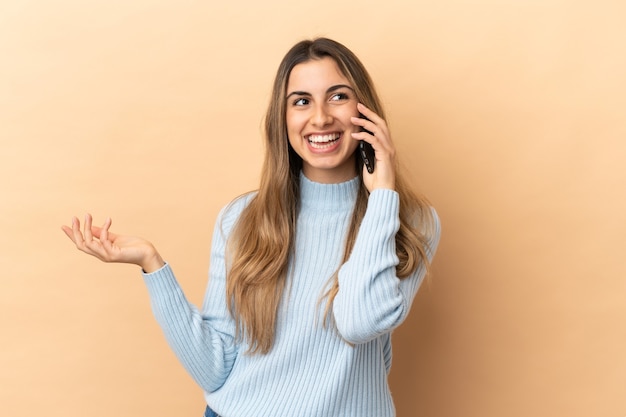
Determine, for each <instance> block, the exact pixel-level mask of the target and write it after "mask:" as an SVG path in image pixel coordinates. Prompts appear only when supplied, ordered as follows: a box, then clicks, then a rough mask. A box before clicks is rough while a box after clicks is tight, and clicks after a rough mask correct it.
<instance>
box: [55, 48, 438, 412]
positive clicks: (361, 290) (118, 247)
mask: <svg viewBox="0 0 626 417" xmlns="http://www.w3.org/2000/svg"><path fill="white" fill-rule="evenodd" d="M265 140H266V154H265V161H264V167H263V173H262V178H261V184H260V187H259V189H258V190H257V191H255V192H252V193H249V194H246V195H244V196H241V197H239V198H237V199H235V200H234V201H233V202H232V203H230V204H229V205H227V206H226V207H225V208H224V209H223V210H222V211H221V213H220V215H219V218H218V220H217V223H216V226H215V230H214V235H213V240H212V247H211V262H210V271H209V285H208V289H207V292H206V297H205V300H204V303H203V306H202V309H201V310H198V309H196V308H195V307H194V306H193V305H191V304H190V303H189V302H188V301H187V299H186V298H185V296H184V294H183V292H182V290H181V288H180V286H179V284H178V283H177V281H176V278H175V276H174V273H173V272H172V269H171V268H170V266H169V265H168V264H167V263H166V262H164V261H163V259H162V258H161V256H160V255H159V253H158V252H157V250H156V249H155V248H154V246H153V245H152V244H151V243H150V242H147V241H145V240H142V239H139V238H135V237H129V236H123V235H117V234H113V233H111V232H109V228H110V226H111V220H110V219H108V220H106V221H105V223H104V225H103V227H101V228H100V227H95V226H93V225H92V219H91V217H90V216H89V215H87V216H86V218H85V224H84V227H83V229H82V231H81V225H80V223H79V221H78V220H77V219H76V218H73V219H72V225H71V227H68V226H63V230H64V231H65V233H66V234H67V236H68V237H69V238H70V239H72V241H73V242H74V243H75V244H76V246H77V247H78V249H79V250H81V251H83V252H86V253H88V254H90V255H93V256H95V257H97V258H99V259H100V260H102V261H105V262H125V263H132V264H137V265H139V266H141V268H142V269H143V271H142V273H143V276H144V280H145V283H146V285H147V288H148V291H149V294H150V298H151V302H152V307H153V311H154V314H155V316H156V319H157V320H158V322H159V323H160V325H161V327H162V328H163V331H164V333H165V336H166V338H167V340H168V342H169V344H170V346H171V347H172V349H173V350H174V351H175V352H176V354H177V356H178V358H179V359H180V361H181V362H182V364H183V365H184V366H185V368H186V369H187V371H188V372H189V373H190V374H191V376H192V377H193V378H194V379H195V381H196V382H197V383H198V384H199V385H200V386H201V387H202V389H203V390H204V392H205V397H206V401H207V404H208V407H207V409H206V412H205V413H206V414H205V415H206V416H214V415H220V416H223V417H244V416H245V417H247V416H273V417H281V416H282V417H296V416H297V417H304V416H311V417H315V416H319V417H322V416H346V417H347V416H352V417H390V416H394V415H395V411H394V405H393V402H392V398H391V394H390V392H389V387H388V385H387V374H388V372H389V369H390V366H391V332H392V330H393V329H395V328H396V327H397V326H398V325H400V323H402V321H403V320H404V319H405V318H406V316H407V314H408V313H409V309H410V307H411V303H412V301H413V298H414V296H415V294H416V292H417V290H418V288H419V286H420V284H421V282H422V280H423V278H424V276H425V275H426V273H427V271H428V265H429V262H430V260H431V259H432V256H433V254H434V252H435V249H436V246H437V243H438V240H439V222H438V219H437V216H436V214H435V212H434V210H433V209H431V208H430V207H429V205H428V204H427V202H426V201H425V200H424V199H422V198H420V197H417V196H416V195H415V194H414V193H413V192H411V191H410V189H409V188H408V186H407V185H406V183H405V182H404V181H403V179H402V177H401V175H400V173H399V172H398V170H397V161H396V152H395V148H394V145H393V142H392V140H391V136H390V133H389V129H388V127H387V124H386V122H385V116H384V112H383V109H382V106H381V102H380V100H379V98H378V96H377V94H376V92H375V90H374V86H373V84H372V81H371V79H370V77H369V75H368V73H367V71H366V70H365V68H364V66H363V65H362V64H361V62H360V61H359V60H358V58H357V57H356V56H355V55H354V54H353V53H352V52H351V51H350V50H348V49H347V48H346V47H345V46H343V45H341V44H339V43H337V42H335V41H332V40H330V39H326V38H318V39H315V40H312V41H302V42H300V43H298V44H296V45H295V46H294V47H293V48H292V49H291V50H290V51H289V52H288V53H287V55H286V56H285V57H284V59H283V61H282V62H281V64H280V66H279V69H278V73H277V75H276V79H275V82H274V88H273V93H272V97H271V100H270V105H269V109H268V111H267V115H266V117H265ZM359 141H364V142H367V143H369V144H371V145H372V147H373V149H374V152H375V156H374V159H375V161H374V162H375V164H374V170H373V172H371V173H370V172H369V171H368V170H367V168H366V167H364V164H363V161H362V159H361V157H360V154H359V149H358V148H359Z"/></svg>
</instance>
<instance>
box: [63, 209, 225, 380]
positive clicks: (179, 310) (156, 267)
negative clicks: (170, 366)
mask: <svg viewBox="0 0 626 417" xmlns="http://www.w3.org/2000/svg"><path fill="white" fill-rule="evenodd" d="M91 223H92V220H91V216H89V215H87V216H86V218H85V225H84V228H83V231H81V229H80V222H79V221H78V220H77V219H76V218H73V219H72V227H68V226H63V227H62V229H63V231H64V232H65V234H66V235H67V236H68V237H69V238H70V239H71V240H72V241H73V242H74V244H75V245H76V247H77V248H78V249H79V250H80V251H82V252H85V253H87V254H90V255H92V256H94V257H96V258H98V259H100V260H102V261H104V262H121V263H130V264H136V265H139V266H141V268H142V269H143V271H142V272H143V276H144V280H145V283H146V285H147V287H148V292H149V294H150V301H151V305H152V310H153V312H154V315H155V318H156V319H157V321H158V323H159V324H160V326H161V328H162V329H163V332H164V334H165V337H166V339H167V341H168V343H169V345H170V347H171V348H172V350H173V351H174V352H175V354H176V356H177V357H178V358H179V360H180V361H181V363H182V364H183V366H184V367H185V368H186V369H187V371H188V372H189V373H190V374H191V376H192V377H193V378H194V379H195V380H196V382H197V383H198V384H199V385H200V386H201V387H202V389H203V390H205V391H208V392H211V391H215V390H216V389H218V388H219V387H221V386H222V385H223V383H224V381H225V380H226V378H227V377H228V375H229V373H230V370H231V368H232V365H233V363H234V361H235V358H236V356H237V348H236V346H235V345H234V343H233V336H232V335H233V326H232V321H231V320H230V317H229V315H228V312H227V311H226V308H225V300H224V299H225V296H224V294H225V292H224V291H223V290H220V288H223V284H221V283H223V282H224V280H225V270H226V269H225V265H224V247H225V238H224V236H223V234H222V233H221V230H220V228H219V226H216V231H215V232H214V236H213V244H212V251H211V253H212V254H211V271H210V286H209V287H208V288H207V293H206V300H205V303H204V307H205V308H204V310H203V311H202V312H200V311H199V310H198V309H197V308H196V307H195V306H194V305H192V304H191V303H190V302H189V301H188V300H187V298H186V297H185V295H184V293H183V291H182V289H181V287H180V285H179V284H178V282H177V280H176V278H175V276H174V273H173V271H172V269H171V268H170V266H169V265H168V264H167V263H165V262H163V260H162V258H161V256H160V255H159V254H158V252H157V251H156V249H155V248H154V246H153V245H152V244H151V243H150V242H148V241H146V240H144V239H141V238H137V237H131V236H124V235H116V234H113V233H110V232H109V228H110V226H111V220H107V221H106V222H105V224H104V226H103V227H101V228H99V227H95V226H93V225H92V224H91Z"/></svg>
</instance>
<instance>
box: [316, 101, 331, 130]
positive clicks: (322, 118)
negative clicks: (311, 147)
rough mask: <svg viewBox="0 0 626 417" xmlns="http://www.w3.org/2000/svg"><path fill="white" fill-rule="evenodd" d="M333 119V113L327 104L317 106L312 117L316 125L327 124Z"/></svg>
mask: <svg viewBox="0 0 626 417" xmlns="http://www.w3.org/2000/svg"><path fill="white" fill-rule="evenodd" d="M332 121H333V116H332V114H331V113H330V112H329V111H328V109H327V108H326V106H324V105H319V106H315V110H314V113H313V117H312V119H311V123H312V124H313V125H314V126H318V127H319V126H326V125H329V124H331V123H332Z"/></svg>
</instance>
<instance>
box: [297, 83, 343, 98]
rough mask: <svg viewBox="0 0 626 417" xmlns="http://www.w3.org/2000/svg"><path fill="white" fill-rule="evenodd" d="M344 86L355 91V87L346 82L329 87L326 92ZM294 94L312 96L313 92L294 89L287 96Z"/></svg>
mask: <svg viewBox="0 0 626 417" xmlns="http://www.w3.org/2000/svg"><path fill="white" fill-rule="evenodd" d="M342 88H347V89H349V90H351V91H353V92H354V88H352V87H350V86H349V85H346V84H337V85H333V86H331V87H328V89H327V90H326V94H328V93H332V92H333V91H336V90H340V89H342ZM293 95H296V96H311V95H312V94H311V93H308V92H306V91H292V92H291V93H289V94H288V95H287V97H286V98H289V97H291V96H293Z"/></svg>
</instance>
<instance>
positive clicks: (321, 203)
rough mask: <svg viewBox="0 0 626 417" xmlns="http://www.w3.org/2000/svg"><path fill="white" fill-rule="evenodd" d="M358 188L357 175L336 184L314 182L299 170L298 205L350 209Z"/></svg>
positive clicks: (302, 206)
mask: <svg viewBox="0 0 626 417" xmlns="http://www.w3.org/2000/svg"><path fill="white" fill-rule="evenodd" d="M358 190H359V177H358V176H356V177H354V178H352V179H351V180H349V181H346V182H340V183H338V184H322V183H319V182H314V181H311V180H310V179H308V178H307V177H305V176H304V174H303V173H302V172H300V206H301V208H311V209H315V210H324V209H325V210H345V209H350V210H351V209H352V208H353V207H354V202H355V201H356V196H357V193H358Z"/></svg>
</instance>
